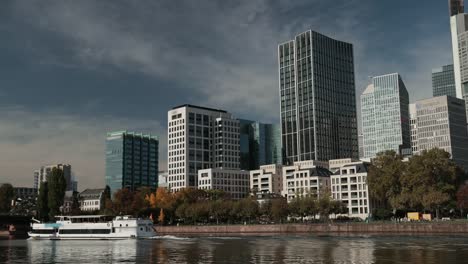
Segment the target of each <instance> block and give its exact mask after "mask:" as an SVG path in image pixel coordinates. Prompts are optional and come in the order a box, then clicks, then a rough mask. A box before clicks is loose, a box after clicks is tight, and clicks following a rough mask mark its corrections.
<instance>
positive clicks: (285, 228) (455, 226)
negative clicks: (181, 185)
mask: <svg viewBox="0 0 468 264" xmlns="http://www.w3.org/2000/svg"><path fill="white" fill-rule="evenodd" d="M155 228H156V231H157V232H158V234H159V235H175V234H201V235H204V234H205V235H209V234H281V233H312V234H313V233H319V234H320V233H322V234H323V233H356V234H365V233H373V234H375V233H377V234H378V233H387V234H388V233H397V234H418V233H421V234H467V235H468V223H400V224H392V223H386V224H382V223H375V224H374V223H371V224H365V223H349V224H284V225H215V226H155Z"/></svg>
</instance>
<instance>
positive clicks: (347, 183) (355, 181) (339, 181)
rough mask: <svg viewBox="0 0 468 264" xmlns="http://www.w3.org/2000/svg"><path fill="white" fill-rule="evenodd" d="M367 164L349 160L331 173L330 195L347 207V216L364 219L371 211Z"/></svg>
mask: <svg viewBox="0 0 468 264" xmlns="http://www.w3.org/2000/svg"><path fill="white" fill-rule="evenodd" d="M330 162H332V161H330ZM368 166H369V164H368V163H366V162H362V161H359V162H351V163H348V164H344V165H342V166H341V168H340V169H339V170H337V171H336V172H335V173H334V174H333V175H331V193H332V197H333V199H334V200H340V201H342V202H343V203H344V204H345V205H346V206H347V207H348V214H347V216H348V217H359V218H361V219H366V218H368V217H369V214H370V213H371V204H370V199H369V188H368V186H367V172H368Z"/></svg>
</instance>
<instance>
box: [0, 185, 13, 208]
mask: <svg viewBox="0 0 468 264" xmlns="http://www.w3.org/2000/svg"><path fill="white" fill-rule="evenodd" d="M14 197H15V190H14V188H13V185H11V184H9V183H4V184H2V186H0V213H9V212H10V209H11V201H12V200H13V198H14Z"/></svg>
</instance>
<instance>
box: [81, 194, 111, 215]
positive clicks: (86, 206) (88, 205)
mask: <svg viewBox="0 0 468 264" xmlns="http://www.w3.org/2000/svg"><path fill="white" fill-rule="evenodd" d="M104 191H105V189H86V190H84V191H82V192H81V193H80V194H79V196H78V197H79V198H78V199H79V203H80V210H81V211H83V212H93V211H99V210H101V209H103V208H104V203H105V201H104Z"/></svg>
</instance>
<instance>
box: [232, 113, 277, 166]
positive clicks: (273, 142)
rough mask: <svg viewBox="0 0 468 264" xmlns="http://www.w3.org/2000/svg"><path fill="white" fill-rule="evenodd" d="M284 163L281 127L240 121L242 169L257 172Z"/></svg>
mask: <svg viewBox="0 0 468 264" xmlns="http://www.w3.org/2000/svg"><path fill="white" fill-rule="evenodd" d="M282 161H283V160H282V148H281V128H280V126H279V125H275V124H264V123H260V122H256V121H250V120H244V119H240V168H241V169H243V170H254V169H255V170H256V169H258V168H259V167H260V166H261V165H266V164H282Z"/></svg>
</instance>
